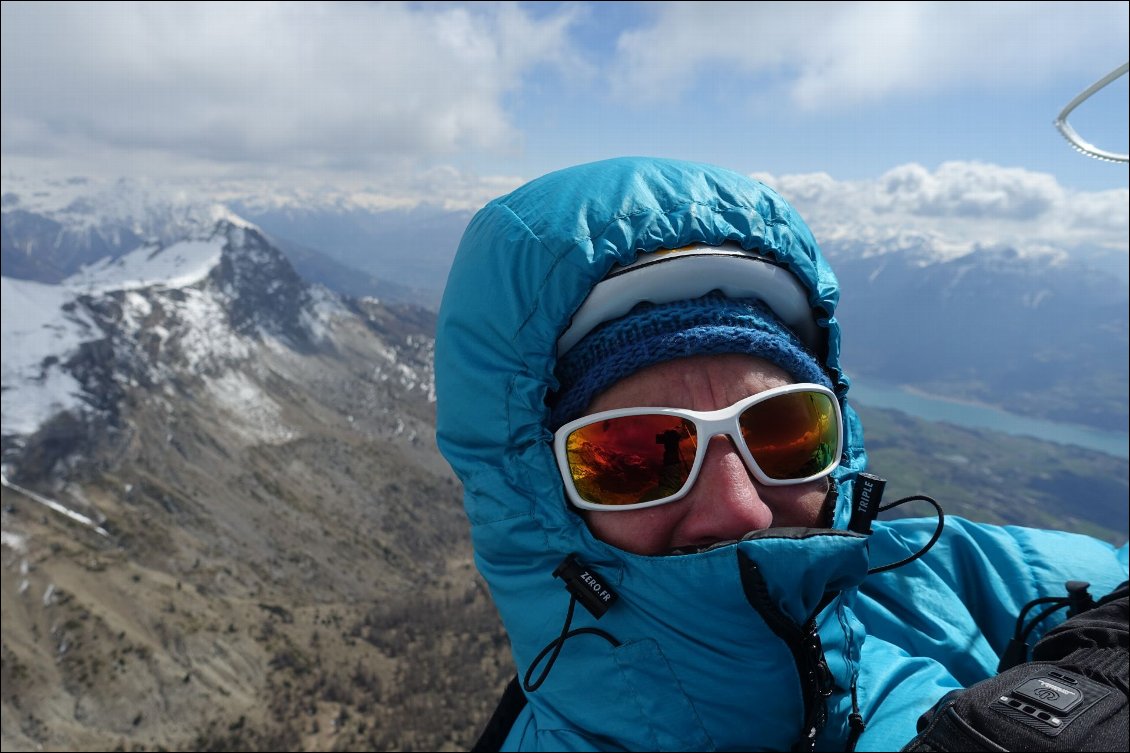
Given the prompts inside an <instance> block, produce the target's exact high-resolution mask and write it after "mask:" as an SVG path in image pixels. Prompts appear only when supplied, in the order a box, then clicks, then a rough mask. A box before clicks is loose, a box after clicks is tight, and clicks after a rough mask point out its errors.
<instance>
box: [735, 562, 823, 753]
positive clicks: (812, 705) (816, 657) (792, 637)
mask: <svg viewBox="0 0 1130 753" xmlns="http://www.w3.org/2000/svg"><path fill="white" fill-rule="evenodd" d="M738 557H739V562H740V563H741V578H742V587H743V589H744V590H745V595H746V599H747V600H748V601H749V603H750V605H751V606H752V607H753V608H754V609H755V610H756V611H757V613H758V614H759V615H761V618H762V619H763V620H765V624H766V625H767V626H768V627H769V629H770V630H772V631H773V634H774V635H776V636H777V637H778V638H780V639H781V640H782V641H784V642H785V645H786V646H788V647H789V650H790V651H791V652H792V655H793V660H794V661H795V662H796V666H797V674H798V676H799V678H800V687H801V696H802V698H803V700H804V727H803V729H802V730H801V737H800V739H798V740H797V742H796V743H795V744H794V745H793V750H797V751H812V750H815V749H816V735H817V734H818V733H819V732H820V730H821V729H823V727H824V724H825V723H826V722H827V720H828V706H827V703H826V700H827V698H828V697H829V696H831V695H832V689H833V687H834V679H833V677H832V672H831V670H830V669H829V668H828V661H827V659H826V658H825V657H824V647H823V645H822V644H821V643H820V635H819V633H818V632H817V629H816V615H817V614H819V613H820V611H821V610H820V609H817V610H816V612H815V613H814V614H813V616H812V617H811V618H810V619H809V620H808V622H806V623H805V624H804V625H803V626H801V625H798V624H797V623H796V622H795V621H794V620H793V619H792V618H790V617H789V616H788V615H786V614H785V613H784V612H782V611H781V610H780V609H778V608H777V606H776V605H775V604H774V603H773V600H772V599H771V598H770V596H769V588H768V586H767V584H766V582H765V576H764V575H762V573H761V568H760V567H759V566H758V564H757V563H756V562H754V561H753V560H752V559H750V558H749V557H748V556H747V555H746V554H745V553H744V552H739V553H738ZM826 603H827V598H826V599H825V601H824V602H823V604H826Z"/></svg>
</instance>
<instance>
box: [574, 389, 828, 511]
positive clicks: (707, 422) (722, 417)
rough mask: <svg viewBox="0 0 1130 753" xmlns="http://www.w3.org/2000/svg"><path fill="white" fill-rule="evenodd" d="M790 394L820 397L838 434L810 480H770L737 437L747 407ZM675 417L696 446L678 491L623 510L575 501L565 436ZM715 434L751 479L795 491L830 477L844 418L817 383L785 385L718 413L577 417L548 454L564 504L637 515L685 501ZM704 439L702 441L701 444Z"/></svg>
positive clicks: (618, 412) (643, 409)
mask: <svg viewBox="0 0 1130 753" xmlns="http://www.w3.org/2000/svg"><path fill="white" fill-rule="evenodd" d="M794 392H817V393H819V394H821V395H824V396H826V397H828V398H829V399H830V401H831V403H832V406H833V410H834V411H835V414H836V424H837V426H839V431H838V432H837V436H836V454H835V456H834V457H835V460H834V461H833V462H832V463H831V464H830V465H829V466H828V467H827V468H825V469H824V470H822V471H821V472H820V473H816V474H814V475H812V476H808V477H806V478H799V479H772V478H769V476H767V475H766V474H765V472H764V471H762V470H761V467H760V466H759V465H758V464H757V461H756V460H754V458H753V455H752V453H750V451H749V447H747V446H746V443H745V440H744V439H742V436H741V425H740V424H739V423H738V418H739V417H740V416H741V414H742V413H743V412H744V411H745V410H746V409H747V408H749V407H750V406H751V405H756V404H757V403H761V402H764V401H766V400H769V399H772V398H774V397H778V396H780V395H788V394H792V393H794ZM651 415H662V416H677V417H679V418H685V419H688V420H690V421H691V422H692V423H694V425H695V431H696V433H697V436H698V446H697V447H696V449H695V457H694V463H693V464H692V465H691V470H690V473H688V474H687V480H686V481H685V482H684V483H683V485H682V487H680V488H679V491H677V492H675V493H674V494H671V495H669V496H666V497H661V498H660V499H653V500H649V501H647V502H636V503H633V504H629V505H601V504H597V503H595V502H589V501H587V500H585V499H584V498H582V497H581V495H580V493H579V492H578V491H577V487H576V483H575V482H574V480H573V474H572V471H570V470H569V457H568V454H567V450H566V446H567V444H568V440H569V435H570V434H572V433H573V432H574V431H576V430H577V429H579V428H581V427H583V426H588V425H590V424H594V423H598V422H600V421H604V420H607V419H611V418H622V417H624V416H651ZM719 434H724V435H726V436H728V437H730V440H731V442H732V443H733V445H734V446H735V447H737V449H738V454H739V455H740V456H741V458H742V461H743V462H744V463H745V466H746V468H747V469H748V470H749V471H750V473H752V474H753V476H754V478H756V479H757V481H758V482H760V483H762V484H764V485H766V486H796V485H799V484H807V483H809V482H810V481H816V480H818V479H821V478H824V477H825V476H827V475H829V474H831V473H832V472H833V471H834V470H836V468H838V467H839V465H840V457H841V455H842V454H843V451H844V419H843V413H842V411H841V410H840V401H839V400H838V399H837V398H836V393H834V392H832V391H831V390H830V389H828V388H827V387H825V386H823V385H820V384H811V383H808V382H802V383H800V384H786V385H784V386H781V387H773V388H772V389H768V390H765V391H763V392H758V393H756V394H753V395H750V396H749V397H745V398H742V399H741V400H739V401H738V402H736V403H734V404H733V405H731V406H729V407H727V408H719V409H718V410H713V411H694V410H687V409H683V408H660V407H656V406H647V405H642V406H637V407H632V408H615V409H613V410H606V411H601V412H599V413H592V414H590V415H587V416H581V417H580V418H577V419H574V420H572V421H570V422H569V423H567V424H565V425H564V426H562V427H561V428H560V429H558V430H557V431H555V432H554V434H553V449H554V454H555V455H556V457H557V469H558V471H559V472H560V473H561V479H562V481H564V483H565V492H566V494H567V496H568V497H569V501H570V502H571V503H572V504H573V505H574V506H576V507H579V508H581V509H583V510H603V511H605V512H620V511H627V510H643V509H645V508H648V507H656V506H658V505H665V504H669V503H671V502H676V501H678V500H680V499H682V498H683V497H685V496H686V495H687V494H688V493H689V492H690V490H691V489H692V488H693V487H694V484H695V482H696V481H697V480H698V474H699V472H700V471H701V470H702V463H703V459H704V458H705V457H706V450H707V447H708V445H709V444H710V440H712V439H713V438H714V437H716V436H718V435H719ZM704 438H705V441H704Z"/></svg>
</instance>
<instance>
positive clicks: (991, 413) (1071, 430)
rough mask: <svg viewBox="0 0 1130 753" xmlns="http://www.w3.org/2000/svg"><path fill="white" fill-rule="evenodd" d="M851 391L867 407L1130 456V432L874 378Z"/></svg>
mask: <svg viewBox="0 0 1130 753" xmlns="http://www.w3.org/2000/svg"><path fill="white" fill-rule="evenodd" d="M848 395H849V399H851V400H852V401H854V402H855V403H857V404H859V405H861V406H864V407H873V408H888V409H891V410H899V411H902V412H904V413H909V414H910V415H912V416H916V417H918V418H922V419H925V420H927V421H945V422H946V423H951V424H955V425H957V426H964V427H967V428H972V429H989V430H991V431H999V432H1003V433H1005V434H1014V435H1019V436H1025V437H1035V438H1036V439H1042V440H1045V441H1047V442H1058V443H1060V444H1069V445H1075V446H1077V447H1085V448H1087V449H1090V450H1098V451H1099V452H1105V453H1106V454H1108V455H1114V456H1115V457H1119V458H1128V457H1130V435H1128V434H1127V433H1126V432H1115V431H1102V430H1100V429H1091V428H1089V427H1086V426H1077V425H1073V424H1061V423H1056V422H1054V421H1045V420H1041V419H1038V418H1029V417H1027V416H1018V415H1015V414H1013V413H1006V412H1005V411H1002V410H998V409H996V408H992V407H989V406H984V405H971V404H969V403H962V402H956V401H953V400H946V399H944V398H939V397H930V396H926V395H921V394H917V393H914V392H910V391H909V390H906V389H904V388H902V387H899V386H897V385H888V384H883V383H882V382H876V381H875V380H867V381H866V382H864V381H863V380H859V379H856V380H853V381H852V384H851V391H850V392H849V393H848Z"/></svg>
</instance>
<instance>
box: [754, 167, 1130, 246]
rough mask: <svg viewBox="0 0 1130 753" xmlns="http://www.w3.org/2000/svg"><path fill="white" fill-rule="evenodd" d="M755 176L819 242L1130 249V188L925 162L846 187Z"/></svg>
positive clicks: (818, 176)
mask: <svg viewBox="0 0 1130 753" xmlns="http://www.w3.org/2000/svg"><path fill="white" fill-rule="evenodd" d="M753 177H755V178H757V179H759V180H761V181H763V182H765V183H766V184H767V185H769V186H771V187H773V188H775V189H776V190H777V191H778V192H779V193H781V195H782V196H784V197H785V198H786V199H787V200H788V201H789V202H790V203H792V204H793V205H794V206H795V207H796V209H797V211H799V212H800V214H801V215H802V216H803V217H804V218H805V219H806V220H807V221H808V223H809V225H810V226H811V227H812V230H813V232H814V233H815V234H816V236H817V239H818V240H822V241H827V240H841V239H854V240H859V241H864V242H872V243H875V244H877V245H882V244H887V245H890V246H891V247H895V246H896V245H897V242H898V241H900V240H905V239H907V238H908V237H915V236H919V237H923V238H931V239H933V240H934V241H935V243H936V244H940V246H939V247H945V248H947V249H948V252H949V253H951V254H954V255H958V254H962V253H968V252H969V251H971V250H972V249H974V248H976V247H978V246H982V247H983V246H993V245H998V244H1005V245H1009V246H1013V247H1015V248H1016V249H1017V250H1018V251H1021V252H1022V253H1023V252H1029V253H1041V252H1054V253H1061V252H1063V251H1066V250H1071V249H1101V250H1106V251H1116V252H1122V253H1123V254H1125V253H1126V252H1127V250H1128V247H1130V191H1128V190H1127V189H1124V188H1122V189H1112V190H1107V191H1071V190H1067V189H1065V188H1063V187H1062V186H1060V185H1059V183H1057V182H1056V180H1055V178H1054V177H1053V176H1051V175H1048V174H1046V173H1038V172H1032V171H1029V170H1024V169H1020V168H1009V167H1000V166H997V165H989V164H982V163H977V162H946V163H943V164H942V165H940V166H939V167H938V168H937V169H936V170H934V171H933V172H931V171H929V170H927V169H926V168H925V167H922V166H921V165H917V164H907V165H901V166H899V167H896V168H894V169H892V170H889V171H887V172H886V173H884V174H883V175H880V176H879V177H878V178H875V179H871V180H859V181H837V180H835V179H834V178H833V177H832V176H830V175H828V174H827V173H810V174H805V175H783V176H774V175H769V174H765V173H755V174H754V175H753Z"/></svg>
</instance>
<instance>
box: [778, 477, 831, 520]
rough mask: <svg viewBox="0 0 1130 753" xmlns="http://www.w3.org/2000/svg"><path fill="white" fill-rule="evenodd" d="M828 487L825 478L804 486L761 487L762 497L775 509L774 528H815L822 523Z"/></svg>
mask: <svg viewBox="0 0 1130 753" xmlns="http://www.w3.org/2000/svg"><path fill="white" fill-rule="evenodd" d="M828 488H829V487H828V482H827V481H826V480H825V479H820V480H819V481H813V482H812V483H810V484H804V485H802V486H767V487H761V497H762V499H763V500H764V502H765V504H766V505H767V506H768V507H769V509H770V510H772V511H773V527H774V528H778V527H782V526H801V527H804V528H815V527H817V526H819V525H820V524H821V513H822V512H823V510H824V500H825V499H826V498H827V496H828Z"/></svg>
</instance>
